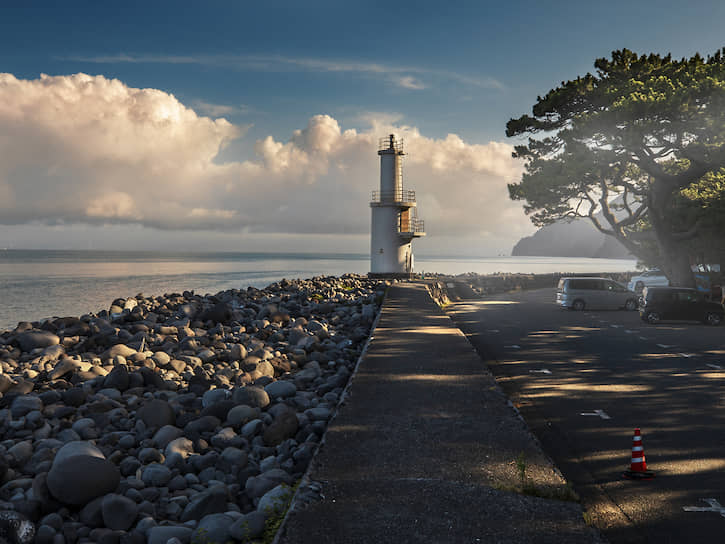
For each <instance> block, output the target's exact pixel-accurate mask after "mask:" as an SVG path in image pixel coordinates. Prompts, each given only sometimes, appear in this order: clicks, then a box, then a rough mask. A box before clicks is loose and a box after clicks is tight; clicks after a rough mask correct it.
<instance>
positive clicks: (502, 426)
mask: <svg viewBox="0 0 725 544" xmlns="http://www.w3.org/2000/svg"><path fill="white" fill-rule="evenodd" d="M522 473H523V475H524V482H525V485H526V487H527V488H528V489H533V488H536V490H537V491H536V492H535V493H536V494H543V495H545V496H563V495H567V494H568V493H569V490H568V489H567V488H566V485H565V482H564V481H563V478H562V477H561V475H560V474H559V472H558V471H557V470H556V469H555V468H554V467H553V466H552V464H551V461H550V460H549V459H548V458H547V457H546V455H545V454H543V452H542V451H541V450H540V447H539V445H538V442H537V441H536V440H535V439H534V438H533V437H532V435H531V434H530V433H529V431H528V430H527V428H526V426H525V424H524V422H523V421H522V420H521V419H520V418H519V417H518V415H517V414H516V413H515V411H514V410H513V409H512V408H511V407H510V406H509V405H508V402H507V399H506V398H505V396H504V395H503V394H502V393H501V391H500V389H499V387H498V386H497V385H496V382H495V380H494V379H493V378H492V376H491V375H490V373H489V372H488V371H487V369H486V365H485V364H484V363H483V362H482V361H481V359H480V357H479V356H478V355H477V354H476V352H475V351H474V350H473V348H472V347H471V345H470V344H469V342H468V340H466V338H465V337H464V336H463V335H462V334H461V332H460V331H459V330H458V329H457V328H456V327H455V326H454V325H453V323H452V322H451V321H450V319H449V318H448V317H447V316H446V315H445V314H444V313H443V312H442V311H441V310H440V308H439V307H438V306H437V305H436V304H435V303H434V302H433V300H432V299H431V298H430V296H429V295H428V293H427V291H426V288H425V286H424V285H422V284H398V285H395V286H393V287H391V289H390V290H389V292H388V296H387V297H386V300H385V303H384V306H383V309H382V315H381V317H380V321H379V323H378V326H377V328H376V330H375V331H374V337H373V340H372V342H371V343H370V346H369V348H368V351H367V353H366V354H365V356H364V358H363V360H362V361H361V363H360V366H359V368H358V371H357V373H356V374H355V375H354V377H353V382H352V386H351V389H350V395H349V397H348V399H347V401H346V403H345V404H344V405H343V406H342V407H341V408H340V410H339V411H338V414H337V416H336V417H335V419H334V420H333V421H332V422H331V423H330V426H329V428H328V431H327V434H326V436H325V442H324V444H323V445H322V447H321V448H320V450H319V451H318V453H317V455H316V457H315V460H314V461H313V465H312V468H311V471H310V479H311V480H313V481H315V482H319V484H321V486H322V495H323V497H322V498H321V499H320V500H318V501H313V502H311V503H310V504H308V505H306V506H304V507H299V506H298V507H295V508H293V509H292V511H291V512H290V513H289V515H288V518H287V520H286V522H285V524H284V527H283V529H282V532H281V534H280V538H279V542H282V543H286V544H292V543H304V544H308V543H309V544H312V543H315V544H322V543H331V544H332V543H335V544H339V543H346V544H352V543H368V542H371V543H395V544H401V543H408V542H421V543H422V542H425V543H441V544H443V543H451V544H454V543H455V544H461V543H467V542H470V543H476V542H482V543H489V542H505V543H518V542H520V543H524V542H526V543H531V542H538V543H543V542H551V543H586V542H604V540H603V539H602V538H601V537H600V536H599V534H598V533H597V531H595V530H594V529H592V528H590V527H587V526H586V525H585V523H584V519H583V516H582V510H581V507H580V506H579V504H578V503H576V502H572V501H560V500H553V499H549V498H539V497H537V496H532V495H530V494H522V493H517V492H515V491H512V490H513V489H521V488H522V479H521V476H522Z"/></svg>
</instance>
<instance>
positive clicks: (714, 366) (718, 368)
mask: <svg viewBox="0 0 725 544" xmlns="http://www.w3.org/2000/svg"><path fill="white" fill-rule="evenodd" d="M707 366H709V367H710V368H714V369H715V370H722V367H721V366H720V365H713V364H710V363H707Z"/></svg>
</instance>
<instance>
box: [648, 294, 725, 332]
mask: <svg viewBox="0 0 725 544" xmlns="http://www.w3.org/2000/svg"><path fill="white" fill-rule="evenodd" d="M723 314H725V310H723V306H722V304H717V303H715V302H710V301H709V300H705V298H704V297H703V296H702V295H701V294H700V293H698V292H697V290H695V289H685V288H682V287H646V288H645V290H644V291H643V293H642V299H641V301H640V307H639V315H640V317H641V318H642V321H646V322H648V323H652V324H654V323H659V322H660V321H662V320H663V319H674V320H679V321H702V322H703V323H707V324H708V325H719V324H720V322H721V321H722V320H723Z"/></svg>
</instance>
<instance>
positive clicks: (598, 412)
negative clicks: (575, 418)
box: [579, 410, 612, 419]
mask: <svg viewBox="0 0 725 544" xmlns="http://www.w3.org/2000/svg"><path fill="white" fill-rule="evenodd" d="M579 415H580V416H599V417H601V418H602V419H612V418H611V417H609V416H608V415H607V413H606V412H605V411H604V410H594V411H593V412H581V413H580V414H579Z"/></svg>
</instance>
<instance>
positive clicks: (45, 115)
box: [0, 74, 532, 248]
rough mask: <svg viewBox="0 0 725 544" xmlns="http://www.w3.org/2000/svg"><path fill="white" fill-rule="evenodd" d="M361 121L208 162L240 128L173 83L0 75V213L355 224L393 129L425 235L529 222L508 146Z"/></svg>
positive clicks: (141, 220) (191, 226) (210, 223)
mask: <svg viewBox="0 0 725 544" xmlns="http://www.w3.org/2000/svg"><path fill="white" fill-rule="evenodd" d="M368 122H369V124H370V127H369V128H367V129H366V130H364V131H358V130H355V129H347V130H344V129H343V128H341V127H340V124H339V123H338V121H337V120H336V119H334V118H332V117H330V116H329V115H317V116H314V117H312V118H311V119H310V120H309V122H308V124H307V126H306V127H304V128H302V129H300V130H296V131H294V132H293V134H291V136H290V138H289V139H288V140H287V141H277V140H276V139H274V138H273V137H272V136H268V137H266V138H264V139H261V140H259V141H257V142H256V144H255V146H254V149H253V153H252V155H253V159H251V160H247V161H239V162H224V163H219V162H218V159H217V155H218V152H219V150H220V149H221V148H223V147H224V146H225V145H227V144H228V143H229V142H230V141H231V140H233V139H235V138H237V137H238V136H239V134H240V133H241V131H242V129H240V128H239V127H236V126H234V125H232V124H230V123H229V122H228V121H226V120H225V119H216V120H212V119H210V118H208V117H202V116H199V115H197V114H196V112H195V111H194V110H192V109H190V108H188V107H186V106H184V105H183V104H182V103H180V102H179V101H178V100H177V99H176V98H175V97H174V96H173V95H170V94H168V93H165V92H162V91H159V90H155V89H135V88H131V87H128V86H126V85H124V84H123V83H122V82H120V81H118V80H113V79H107V78H105V77H103V76H89V75H85V74H75V75H72V76H54V77H50V76H42V77H41V78H39V79H36V80H19V79H16V78H15V77H14V76H12V75H10V74H0V223H2V224H6V225H13V224H16V225H17V224H26V223H34V224H37V223H45V224H49V225H54V224H83V223H85V224H96V225H97V224H136V225H143V226H146V227H153V228H159V229H165V230H169V231H171V230H186V231H190V230H198V229H211V230H217V231H220V232H227V233H229V232H249V233H260V234H270V233H288V234H290V235H295V236H296V235H299V234H307V235H312V234H347V235H358V236H359V235H364V234H365V233H367V232H368V231H369V222H370V211H369V207H368V201H369V199H370V192H371V191H372V190H374V189H376V188H377V186H378V183H379V159H378V157H377V154H376V151H377V141H378V138H379V137H381V136H384V135H386V134H389V133H395V134H397V135H399V136H400V137H403V138H404V139H405V145H406V151H407V153H408V155H407V156H406V158H405V161H404V166H405V169H404V172H405V174H404V177H405V183H406V185H407V186H408V187H409V188H410V189H415V190H416V191H417V194H418V201H419V207H420V210H419V212H420V216H421V218H423V219H425V220H426V227H427V230H428V231H429V233H430V240H427V241H425V242H424V243H425V244H431V245H435V237H436V236H438V237H442V236H446V237H453V238H459V239H461V240H464V239H469V238H470V239H471V240H479V242H481V244H483V245H486V246H489V247H496V248H506V247H508V248H510V247H511V245H513V243H515V242H516V240H517V239H518V238H519V237H520V236H521V235H523V234H527V233H529V232H530V231H531V230H532V229H531V226H530V224H529V222H528V220H527V219H526V218H525V216H524V214H523V212H522V210H521V206H520V205H519V204H517V203H513V202H511V201H510V200H509V198H508V193H507V188H506V183H507V182H510V181H512V180H514V179H516V178H517V177H518V175H519V174H520V165H519V164H518V163H517V162H516V161H514V159H512V158H511V151H512V148H511V146H509V145H507V144H504V143H499V142H490V143H488V144H471V143H468V142H465V141H464V140H462V139H461V138H460V137H459V136H457V135H455V134H449V135H448V136H447V137H446V138H443V139H433V138H429V137H427V136H425V135H423V134H421V133H420V132H419V131H418V129H416V128H415V127H409V126H401V124H400V122H399V121H398V120H396V119H395V117H391V116H375V115H371V116H370V117H368ZM481 232H484V233H487V234H486V235H485V240H481V239H480V235H479V233H481Z"/></svg>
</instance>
